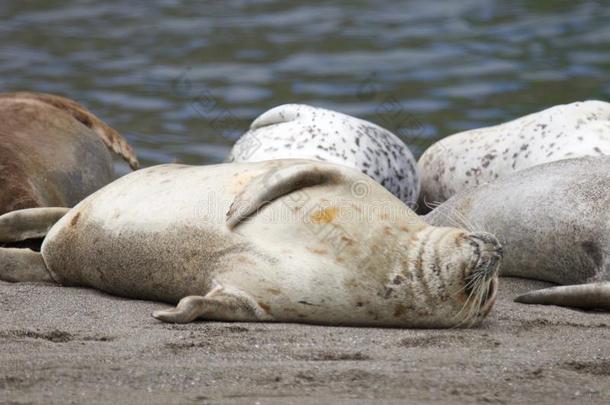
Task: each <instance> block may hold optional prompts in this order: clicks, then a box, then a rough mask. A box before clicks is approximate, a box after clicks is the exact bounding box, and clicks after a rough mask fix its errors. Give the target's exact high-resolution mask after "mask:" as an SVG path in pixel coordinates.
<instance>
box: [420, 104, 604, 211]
mask: <svg viewBox="0 0 610 405" xmlns="http://www.w3.org/2000/svg"><path fill="white" fill-rule="evenodd" d="M607 154H610V103H606V102H603V101H584V102H575V103H572V104H566V105H558V106H555V107H551V108H548V109H546V110H543V111H540V112H537V113H534V114H530V115H526V116H524V117H521V118H518V119H515V120H513V121H510V122H507V123H504V124H501V125H496V126H492V127H487V128H480V129H473V130H470V131H465V132H461V133H458V134H455V135H452V136H449V137H447V138H444V139H442V140H441V141H439V142H437V143H435V144H434V145H432V146H431V147H430V148H428V149H427V150H426V151H425V153H424V154H423V155H422V157H421V158H420V159H419V162H418V166H419V170H420V173H421V179H422V188H421V195H420V200H421V203H420V206H422V207H425V206H426V204H425V202H427V203H430V202H433V203H441V202H443V201H446V200H447V199H448V198H450V197H451V196H453V195H454V194H456V193H459V192H461V191H463V190H466V189H469V188H471V187H474V186H477V185H479V184H484V183H487V182H489V181H493V180H495V179H497V178H501V177H503V176H506V175H508V174H511V173H514V172H516V171H518V170H522V169H526V168H528V167H531V166H535V165H538V164H542V163H547V162H552V161H556V160H561V159H568V158H575V157H582V156H599V155H607Z"/></svg>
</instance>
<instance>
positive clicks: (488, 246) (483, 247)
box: [468, 232, 504, 259]
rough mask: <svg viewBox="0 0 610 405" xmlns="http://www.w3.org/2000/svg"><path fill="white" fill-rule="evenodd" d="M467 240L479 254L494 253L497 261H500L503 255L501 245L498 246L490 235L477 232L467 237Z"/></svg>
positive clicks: (498, 243) (496, 240) (496, 241)
mask: <svg viewBox="0 0 610 405" xmlns="http://www.w3.org/2000/svg"><path fill="white" fill-rule="evenodd" d="M468 238H469V239H470V240H471V242H473V246H475V247H477V248H478V249H479V251H480V252H489V253H495V255H496V256H498V257H499V259H502V256H503V255H504V251H503V250H502V245H500V242H498V239H496V237H495V236H493V235H492V234H490V233H484V232H479V233H473V234H471V235H469V237H468Z"/></svg>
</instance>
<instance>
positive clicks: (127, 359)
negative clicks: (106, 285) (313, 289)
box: [0, 278, 610, 404]
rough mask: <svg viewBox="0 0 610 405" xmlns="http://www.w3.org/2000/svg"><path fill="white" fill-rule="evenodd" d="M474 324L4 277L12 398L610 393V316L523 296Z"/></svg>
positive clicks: (511, 286)
mask: <svg viewBox="0 0 610 405" xmlns="http://www.w3.org/2000/svg"><path fill="white" fill-rule="evenodd" d="M544 285H545V284H544V283H539V282H532V281H525V280H518V279H506V278H505V279H502V285H501V288H500V294H499V299H498V302H497V303H496V305H495V307H494V309H493V311H492V313H491V315H490V317H489V318H488V319H487V320H486V321H485V322H484V323H483V324H482V325H481V326H480V327H478V328H475V329H453V330H404V329H379V328H351V327H350V328H347V327H325V326H312V325H299V324H270V323H267V324H263V323H220V322H195V323H192V324H188V325H170V324H164V323H161V322H158V321H157V320H155V319H154V318H152V317H151V316H150V314H151V312H152V311H153V310H155V309H158V308H162V307H164V306H165V304H160V303H155V302H146V301H135V300H128V299H122V298H117V297H112V296H109V295H106V294H103V293H100V292H97V291H94V290H89V289H81V288H63V287H58V286H55V285H48V284H37V283H22V284H9V283H4V282H0V345H1V353H2V358H1V361H0V402H2V403H45V404H48V403H85V402H86V403H142V404H144V403H146V404H150V403H254V402H257V401H258V402H260V403H372V402H376V401H379V400H382V401H383V402H386V403H424V402H425V403H445V402H448V401H452V402H458V403H548V404H557V403H567V402H579V403H580V402H587V403H589V404H607V403H610V314H605V313H590V312H589V313H585V312H581V311H576V310H572V309H565V308H559V307H543V306H526V305H521V304H517V303H513V302H512V300H511V297H514V296H515V295H516V294H517V293H519V292H523V291H527V290H528V289H530V288H533V287H540V286H544Z"/></svg>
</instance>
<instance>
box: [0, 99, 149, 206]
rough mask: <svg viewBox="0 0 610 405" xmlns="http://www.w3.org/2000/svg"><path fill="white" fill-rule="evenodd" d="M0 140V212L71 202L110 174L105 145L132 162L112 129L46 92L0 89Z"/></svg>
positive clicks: (112, 176)
mask: <svg viewBox="0 0 610 405" xmlns="http://www.w3.org/2000/svg"><path fill="white" fill-rule="evenodd" d="M0 145H1V146H0V190H2V192H1V193H0V214H2V213H6V212H9V211H13V210H17V209H24V208H33V207H45V206H51V207H58V206H60V207H72V206H74V205H76V204H77V203H78V202H79V201H81V200H82V199H83V198H85V197H86V196H88V195H89V194H91V193H93V192H94V191H96V190H98V189H99V188H101V187H103V186H104V185H106V184H108V183H110V182H111V181H112V180H114V179H115V177H116V176H115V173H114V169H113V165H112V156H111V154H110V152H109V151H108V149H110V150H112V151H114V152H115V153H117V154H118V155H120V156H121V157H123V159H125V160H126V161H127V162H128V163H129V165H130V166H131V168H132V169H136V168H137V167H138V160H137V158H136V156H135V154H134V152H133V150H132V148H131V147H130V146H129V145H128V144H127V142H126V141H125V139H124V138H123V137H122V136H121V135H120V134H119V133H118V132H117V131H115V130H114V129H112V128H110V127H109V126H108V125H106V124H104V123H103V122H102V121H101V120H100V119H99V118H98V117H96V116H95V115H93V114H92V113H91V112H90V111H88V110H87V109H86V108H84V107H83V106H81V105H79V104H78V103H76V102H74V101H72V100H69V99H67V98H64V97H59V96H55V95H51V94H43V93H29V92H18V93H0Z"/></svg>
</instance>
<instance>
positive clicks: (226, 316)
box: [153, 286, 272, 323]
mask: <svg viewBox="0 0 610 405" xmlns="http://www.w3.org/2000/svg"><path fill="white" fill-rule="evenodd" d="M153 316H154V317H155V318H157V319H158V320H160V321H163V322H170V323H189V322H192V321H194V320H195V319H197V318H203V319H208V320H216V321H264V320H271V319H272V318H271V316H270V315H269V314H268V313H267V312H266V311H265V310H263V309H262V308H261V307H260V305H258V303H256V301H255V300H254V299H253V298H252V297H250V295H249V294H246V293H244V292H243V291H241V290H238V289H232V288H225V287H222V286H218V287H216V288H214V289H213V290H212V291H210V292H209V293H208V294H207V295H206V296H205V297H202V296H200V295H191V296H188V297H185V298H182V299H181V300H180V302H179V303H178V305H177V306H176V307H175V308H172V309H168V310H164V311H155V312H153Z"/></svg>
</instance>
